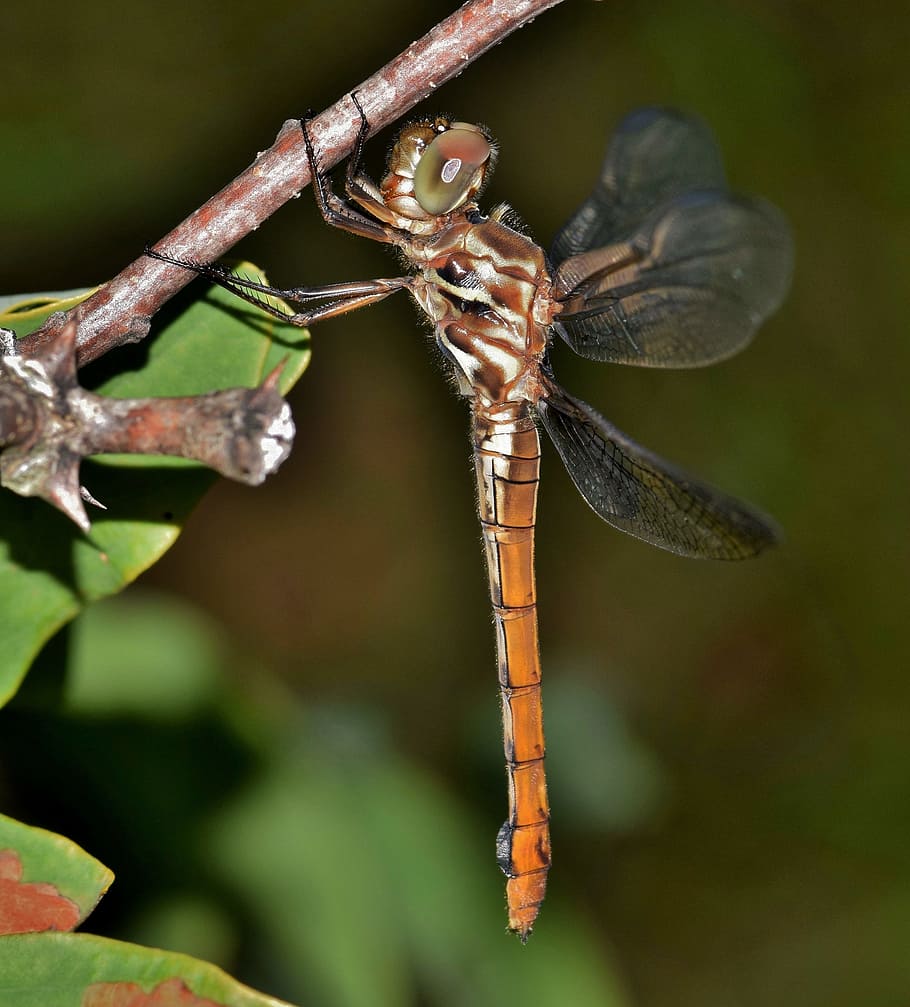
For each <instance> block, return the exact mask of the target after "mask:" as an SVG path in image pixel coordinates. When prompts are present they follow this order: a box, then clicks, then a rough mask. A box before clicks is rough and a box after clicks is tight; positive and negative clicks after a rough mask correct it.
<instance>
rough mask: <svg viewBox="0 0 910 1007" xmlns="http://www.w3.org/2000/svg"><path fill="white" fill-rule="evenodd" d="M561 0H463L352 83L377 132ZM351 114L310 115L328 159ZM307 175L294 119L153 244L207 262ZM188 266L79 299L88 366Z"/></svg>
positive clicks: (128, 273)
mask: <svg viewBox="0 0 910 1007" xmlns="http://www.w3.org/2000/svg"><path fill="white" fill-rule="evenodd" d="M560 2H561V0H468V2H467V3H465V4H464V5H463V6H462V7H460V8H459V9H458V10H457V11H456V12H455V13H454V14H452V15H451V16H450V17H448V18H446V19H445V20H444V21H442V22H440V24H438V25H437V26H436V27H435V28H433V30H432V31H430V32H429V33H428V34H426V35H425V36H424V37H423V38H422V39H420V40H419V41H417V42H414V43H412V44H411V45H410V46H408V48H407V49H406V50H405V51H404V52H403V53H401V55H399V56H397V57H396V58H395V59H393V60H392V61H391V62H390V63H388V64H386V66H384V67H383V68H382V69H381V70H379V71H378V72H377V73H375V74H373V76H372V77H369V78H368V79H367V80H365V81H364V82H363V83H362V84H360V85H359V86H358V87H357V88H355V90H356V92H357V96H358V98H359V99H360V102H361V104H362V105H363V107H364V109H365V111H366V113H367V117H368V119H369V121H370V124H371V126H372V127H373V129H374V130H377V129H381V128H382V127H384V126H387V125H388V124H389V123H391V122H394V121H395V120H396V119H398V118H400V117H401V116H402V115H404V114H405V113H406V112H407V111H408V110H409V109H410V108H412V107H413V106H414V105H416V104H417V103H418V102H419V101H422V100H423V99H424V98H426V97H427V96H428V95H429V94H431V93H432V92H433V91H434V90H435V89H436V88H438V87H439V86H440V85H441V84H443V83H445V82H446V81H448V80H451V79H452V78H453V77H456V76H457V75H458V74H459V73H461V71H462V70H463V69H464V68H465V67H466V66H468V65H469V64H470V63H471V62H473V60H475V59H476V58H477V57H478V56H480V55H481V54H482V53H484V52H486V50H487V49H489V48H491V47H492V46H493V45H495V44H496V43H497V42H500V41H502V40H503V39H504V38H506V37H507V36H508V35H509V34H511V32H513V31H515V30H516V29H517V28H520V27H522V26H523V25H525V24H527V23H528V22H529V21H531V20H533V19H534V18H535V17H536V16H537V15H538V14H541V13H543V12H544V11H545V10H547V9H549V8H550V7H554V6H556V5H557V4H558V3H560ZM358 124H359V119H358V116H357V114H356V112H355V110H354V107H353V105H352V103H351V101H350V99H349V98H348V97H347V96H346V97H345V98H343V99H342V100H341V101H339V102H336V104H334V105H332V106H331V107H330V108H329V109H327V110H326V111H325V112H323V113H322V114H321V115H319V116H318V117H316V118H315V119H314V120H313V121H312V127H311V128H312V130H313V134H314V135H315V136H316V137H318V142H319V151H320V159H321V162H322V164H323V165H325V167H326V168H327V169H328V168H331V167H332V166H333V165H335V164H337V163H338V162H339V161H340V160H342V158H344V157H345V156H346V154H347V153H348V152H349V151H350V150H351V147H352V146H353V142H354V138H355V135H356V132H357V127H358ZM309 181H310V177H309V170H308V168H307V160H306V155H305V152H304V150H303V142H302V138H301V134H300V129H299V126H298V123H297V121H296V120H288V121H287V122H285V124H284V125H283V126H282V127H281V130H280V131H279V133H278V136H277V139H276V140H275V143H274V144H273V145H272V146H271V147H270V148H269V149H268V150H267V151H264V152H263V153H261V154H260V155H259V156H258V157H257V158H256V160H255V161H254V162H253V163H252V164H251V165H250V167H249V168H247V169H246V170H245V171H244V172H243V173H242V174H240V175H238V176H237V178H235V179H234V181H232V182H231V183H229V184H228V185H227V186H225V188H224V189H222V190H221V192H219V193H217V194H216V195H215V196H213V197H212V198H211V199H210V200H209V201H208V202H207V203H205V204H204V205H203V206H201V207H200V208H199V209H198V210H196V211H195V212H194V213H192V214H191V215H190V216H189V217H187V219H186V220H184V221H183V222H182V223H181V224H179V225H178V226H177V227H176V228H174V230H173V231H171V232H170V234H168V235H167V236H166V237H165V238H163V239H162V240H161V241H160V242H158V244H157V247H158V248H160V249H162V250H165V249H166V250H167V251H168V252H169V253H170V254H171V255H174V256H176V257H178V258H193V259H197V260H201V261H207V262H208V261H213V260H215V259H218V258H220V257H221V256H222V255H224V253H225V252H227V251H228V250H229V249H230V248H231V247H232V246H233V245H235V244H236V243H237V242H238V241H240V239H241V238H243V237H244V236H245V235H247V234H249V233H250V231H252V230H254V229H255V228H257V227H258V226H259V225H260V224H261V223H262V222H263V221H264V220H265V219H266V218H267V217H269V216H270V215H271V214H272V213H274V212H275V211H276V210H277V209H278V208H279V207H280V206H283V205H284V203H286V202H287V201H288V200H289V199H291V198H292V197H293V196H295V195H296V194H297V193H299V192H300V190H301V189H302V188H303V187H304V186H306V185H307V184H308V182H309ZM192 277H193V274H191V273H189V272H187V271H186V270H182V269H178V268H175V267H174V266H169V265H166V264H164V263H161V262H157V261H155V260H153V259H150V258H147V257H145V256H142V257H140V258H139V259H137V260H136V261H135V262H133V263H131V264H130V265H129V266H127V268H126V269H124V270H123V271H122V272H121V273H119V274H118V275H117V276H115V277H114V278H113V279H112V280H111V281H110V282H109V283H107V284H105V286H104V287H102V288H101V289H100V290H99V291H98V292H97V293H96V294H95V295H93V296H92V297H91V298H90V299H89V300H88V301H85V302H84V303H83V304H81V305H80V317H79V332H78V335H77V340H76V352H77V362H78V364H79V365H83V364H86V363H88V362H90V361H92V360H95V359H96V358H97V357H100V356H102V355H103V354H104V353H106V352H108V350H111V349H114V348H115V347H117V346H120V345H122V344H123V343H128V342H137V341H139V340H141V339H143V338H144V337H145V336H146V334H147V333H148V330H149V325H150V321H151V318H152V316H153V315H154V314H155V312H156V311H157V310H158V309H159V308H160V307H161V305H162V304H164V303H165V302H166V301H167V300H168V299H169V298H171V297H172V296H173V295H174V294H175V293H176V292H177V291H178V290H180V289H181V288H182V287H183V286H185V285H186V284H187V283H189V281H190V280H191V279H192ZM67 318H68V316H67V315H56V316H51V318H49V319H48V321H47V322H46V323H45V324H44V326H43V327H42V328H41V329H39V330H37V331H36V332H34V333H32V334H31V335H30V336H27V337H26V338H24V339H23V340H21V341H20V344H19V351H20V353H22V354H23V355H24V356H31V355H34V354H36V353H40V352H41V350H42V348H46V347H47V345H48V344H49V343H51V342H53V340H54V339H55V338H56V337H57V336H58V334H59V333H60V332H61V330H62V328H63V326H64V324H65V323H66V321H67Z"/></svg>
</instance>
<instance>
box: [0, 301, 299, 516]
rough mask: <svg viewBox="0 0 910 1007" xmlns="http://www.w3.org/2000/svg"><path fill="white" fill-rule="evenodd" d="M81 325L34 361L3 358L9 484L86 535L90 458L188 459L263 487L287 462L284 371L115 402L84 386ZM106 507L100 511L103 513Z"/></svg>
mask: <svg viewBox="0 0 910 1007" xmlns="http://www.w3.org/2000/svg"><path fill="white" fill-rule="evenodd" d="M77 327H78V325H77V320H76V318H75V317H71V318H69V320H68V321H67V322H66V324H65V325H64V326H63V328H62V329H61V331H60V332H59V334H58V335H57V338H56V339H55V340H54V341H53V342H52V343H48V344H46V345H45V346H44V348H43V350H42V352H40V353H36V354H34V355H33V356H31V357H30V358H25V357H22V356H20V355H18V354H16V353H6V354H2V355H0V452H2V453H0V484H2V485H3V486H5V487H6V488H7V489H11V490H13V491H14V492H16V493H18V494H20V496H38V497H43V498H44V499H45V500H47V501H48V502H49V503H51V504H53V505H54V506H55V507H58V508H59V509H60V510H62V511H63V512H64V514H66V515H67V516H68V517H70V518H71V519H72V520H73V521H75V522H76V524H78V525H79V527H80V528H82V530H83V531H88V527H89V519H88V515H87V514H86V511H85V507H84V506H83V503H82V501H83V500H88V501H89V502H91V503H95V504H97V501H96V500H94V499H93V498H92V497H91V495H90V494H88V493H87V491H86V490H85V489H83V488H81V487H80V485H79V466H80V463H81V462H82V459H83V458H85V457H88V456H89V455H97V454H110V453H115V454H119V453H130V454H152V455H179V456H180V457H183V458H191V459H193V460H194V461H199V462H202V463H203V464H204V465H207V466H208V467H209V468H212V469H214V470H215V471H216V472H220V473H221V474H222V475H225V476H227V477H228V478H230V479H236V480H238V481H239V482H245V483H247V484H249V485H252V486H257V485H259V484H260V483H261V482H262V481H263V480H264V479H265V477H266V476H267V475H271V473H272V472H274V471H275V470H276V469H277V468H278V466H279V465H280V464H281V463H282V461H284V459H285V458H286V457H287V455H288V452H289V451H290V449H291V442H292V441H293V437H294V424H293V422H292V421H291V413H290V409H289V408H288V405H287V403H286V402H284V400H283V399H282V398H281V395H280V394H279V392H278V387H277V386H278V378H279V374H280V370H281V368H280V367H278V368H276V369H275V370H274V371H272V373H271V374H270V375H269V376H268V377H267V378H266V380H265V381H264V382H263V384H262V385H261V386H260V387H259V388H229V389H226V390H225V391H218V392H210V393H208V394H207V395H192V396H186V397H183V398H154V399H113V398H109V397H107V396H102V395H95V394H94V393H92V392H89V391H86V390H85V389H84V388H82V387H81V386H80V385H79V383H78V380H77V378H76V363H75V354H74V347H75V337H76V330H77ZM99 506H100V505H99Z"/></svg>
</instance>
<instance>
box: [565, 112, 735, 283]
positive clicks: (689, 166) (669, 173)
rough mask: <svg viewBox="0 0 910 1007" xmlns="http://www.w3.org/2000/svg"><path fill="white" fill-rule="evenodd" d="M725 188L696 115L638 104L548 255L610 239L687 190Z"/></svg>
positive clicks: (580, 249) (706, 133) (716, 158)
mask: <svg viewBox="0 0 910 1007" xmlns="http://www.w3.org/2000/svg"><path fill="white" fill-rule="evenodd" d="M725 187H726V181H725V178H724V169H723V163H722V161H721V156H720V151H719V150H718V147H717V143H716V142H715V140H714V135H713V134H712V133H711V130H710V129H709V128H708V127H707V125H705V123H704V122H702V121H701V119H697V118H695V117H694V116H690V115H684V114H683V113H682V112H678V111H676V110H675V109H669V108H643V109H640V110H638V111H636V112H633V113H631V114H630V115H627V116H626V117H625V118H624V119H623V120H622V122H621V123H620V124H619V126H618V127H617V129H616V131H615V132H614V133H613V135H612V137H611V138H610V144H609V146H608V148H607V154H606V158H605V159H604V163H603V167H602V168H601V172H600V178H599V179H598V181H597V184H596V185H595V186H594V190H593V192H592V193H591V194H590V195H589V196H588V198H587V199H586V200H585V201H584V202H583V203H582V204H581V206H580V207H579V208H578V209H577V210H576V211H575V213H574V214H573V215H572V217H571V218H570V219H569V221H568V222H567V223H566V224H565V226H564V227H563V228H562V230H561V231H560V232H559V234H558V235H557V236H556V240H555V241H554V242H553V247H552V249H551V251H550V259H551V261H552V262H553V264H554V265H556V266H558V265H559V264H560V263H561V262H562V261H563V260H564V259H567V258H569V257H570V256H572V255H578V254H579V253H580V252H584V251H587V250H588V249H590V248H599V247H600V246H602V245H608V244H615V243H616V242H618V241H620V240H621V239H624V238H627V237H628V236H629V234H630V233H631V232H632V231H634V230H635V228H637V227H638V226H639V225H640V224H641V222H642V221H643V220H644V219H645V218H646V217H647V216H648V215H649V214H650V212H651V211H652V210H654V209H655V208H656V207H658V206H660V205H662V204H663V203H666V202H668V201H669V200H671V199H672V198H673V197H674V196H678V195H680V194H681V193H683V192H687V191H689V190H690V189H715V188H716V189H723V188H725Z"/></svg>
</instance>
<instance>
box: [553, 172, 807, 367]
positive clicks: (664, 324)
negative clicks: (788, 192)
mask: <svg viewBox="0 0 910 1007" xmlns="http://www.w3.org/2000/svg"><path fill="white" fill-rule="evenodd" d="M792 265H793V250H792V241H791V238H790V230H789V228H788V226H787V223H786V221H785V220H784V217H783V215H782V214H781V213H780V211H778V210H777V209H776V208H775V207H773V206H772V205H771V204H770V203H766V202H765V201H763V200H760V199H754V198H749V197H745V196H736V195H732V194H730V193H728V192H725V191H716V190H715V191H701V192H689V193H686V194H684V195H681V196H677V197H676V198H675V199H673V200H672V201H671V202H670V203H669V204H666V205H664V206H663V207H661V208H660V209H658V210H657V211H655V212H654V213H652V215H651V217H650V218H649V219H648V220H646V221H645V222H644V223H643V224H642V225H640V226H639V228H638V230H637V231H636V232H635V233H634V234H632V235H631V236H630V237H629V239H628V240H626V241H624V242H621V243H618V244H614V245H609V246H606V247H604V248H596V249H593V250H590V251H588V252H584V253H581V254H579V255H576V256H573V257H571V258H569V259H566V260H565V261H564V262H563V263H562V264H561V265H560V266H559V268H558V270H557V274H556V291H557V296H558V297H559V299H560V300H561V302H562V304H563V312H562V313H561V314H560V315H559V316H558V318H557V324H556V331H557V332H559V334H560V335H561V336H562V337H563V339H565V341H566V342H567V343H568V344H569V345H570V346H571V347H572V349H573V350H575V351H576V352H577V353H580V354H581V355H582V356H585V357H588V358H590V359H592V360H602V361H611V362H613V363H624V364H638V365H640V366H646V367H699V366H703V365H705V364H710V363H714V362H715V361H717V360H720V359H723V358H724V357H728V356H730V355H731V354H733V353H736V352H737V351H738V350H740V349H742V347H743V346H744V345H745V344H746V343H747V342H748V341H749V340H750V339H751V337H752V336H753V334H754V333H755V331H756V329H757V328H758V327H759V325H761V323H762V322H763V321H764V319H765V318H767V317H768V315H770V314H771V313H772V312H773V311H775V310H776V308H777V307H778V306H779V304H780V302H781V300H782V299H783V297H784V294H785V293H786V291H787V287H788V285H789V281H790V274H791V272H792Z"/></svg>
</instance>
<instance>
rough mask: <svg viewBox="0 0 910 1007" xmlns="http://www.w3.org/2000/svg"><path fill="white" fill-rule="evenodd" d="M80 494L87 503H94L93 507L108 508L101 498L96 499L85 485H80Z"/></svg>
mask: <svg viewBox="0 0 910 1007" xmlns="http://www.w3.org/2000/svg"><path fill="white" fill-rule="evenodd" d="M79 496H81V497H82V499H83V500H84V501H85V502H86V503H90V504H92V506H93V507H98V508H99V509H100V510H107V507H106V506H105V505H104V504H103V503H101V501H100V500H96V499H95V498H94V497H93V496H92V494H91V493H89V491H88V490H87V489H86V488H85V487H84V486H80V487H79Z"/></svg>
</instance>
